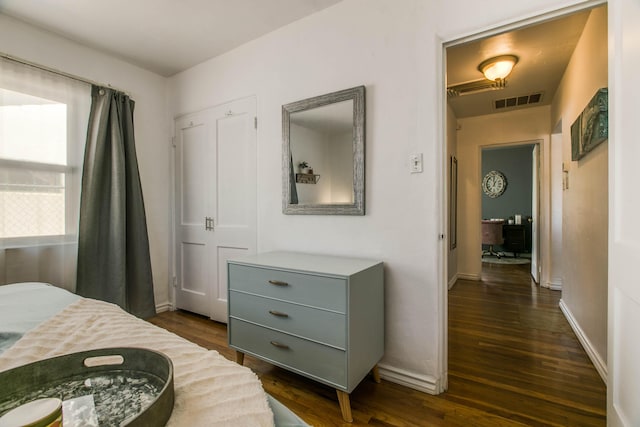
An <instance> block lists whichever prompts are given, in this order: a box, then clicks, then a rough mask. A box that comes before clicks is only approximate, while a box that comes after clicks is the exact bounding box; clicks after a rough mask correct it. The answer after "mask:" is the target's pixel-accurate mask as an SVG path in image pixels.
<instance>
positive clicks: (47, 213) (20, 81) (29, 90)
mask: <svg viewBox="0 0 640 427" xmlns="http://www.w3.org/2000/svg"><path fill="white" fill-rule="evenodd" d="M90 90H91V88H90V86H89V85H88V84H86V83H82V82H77V81H75V80H72V79H69V78H66V77H63V76H59V75H56V74H54V73H50V72H47V71H42V70H39V69H37V68H34V67H31V66H28V65H24V64H20V63H17V62H13V61H10V60H5V59H2V60H1V61H0V241H2V242H3V245H4V246H7V245H10V243H16V244H28V243H29V242H30V241H38V242H42V241H52V240H55V239H59V238H61V237H62V238H63V239H64V240H65V241H68V240H69V239H70V238H73V239H75V235H76V231H77V223H78V210H79V199H80V197H79V196H80V180H81V174H82V166H81V165H82V156H83V150H84V143H85V139H86V131H87V130H86V129H87V121H88V115H89V109H90V103H91V95H90Z"/></svg>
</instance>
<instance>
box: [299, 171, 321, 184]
mask: <svg viewBox="0 0 640 427" xmlns="http://www.w3.org/2000/svg"><path fill="white" fill-rule="evenodd" d="M318 181H320V175H315V174H312V173H297V174H296V182H297V183H298V184H317V183H318Z"/></svg>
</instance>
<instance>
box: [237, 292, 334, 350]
mask: <svg viewBox="0 0 640 427" xmlns="http://www.w3.org/2000/svg"><path fill="white" fill-rule="evenodd" d="M229 316H231V317H235V318H239V319H243V320H248V321H249V322H253V323H258V324H260V325H264V326H268V327H270V328H274V329H278V330H281V331H283V332H287V333H290V334H294V335H298V336H301V337H303V338H308V339H310V340H312V341H318V342H321V343H324V344H328V345H332V346H334V347H338V348H340V349H343V350H344V349H345V346H346V339H345V335H346V331H345V328H346V326H345V325H346V320H345V316H344V314H340V313H336V312H333V311H326V310H320V309H317V308H311V307H305V306H301V305H296V304H292V303H288V302H283V301H280V300H274V299H270V298H265V297H260V296H257V295H253V294H245V293H241V292H236V291H231V292H229Z"/></svg>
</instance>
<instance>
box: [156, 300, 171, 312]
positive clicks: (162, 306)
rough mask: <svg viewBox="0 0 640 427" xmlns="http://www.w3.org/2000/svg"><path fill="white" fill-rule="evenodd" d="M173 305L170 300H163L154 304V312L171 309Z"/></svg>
mask: <svg viewBox="0 0 640 427" xmlns="http://www.w3.org/2000/svg"><path fill="white" fill-rule="evenodd" d="M172 307H173V305H172V304H171V303H170V302H164V303H162V304H157V305H156V313H163V312H165V311H171V309H172Z"/></svg>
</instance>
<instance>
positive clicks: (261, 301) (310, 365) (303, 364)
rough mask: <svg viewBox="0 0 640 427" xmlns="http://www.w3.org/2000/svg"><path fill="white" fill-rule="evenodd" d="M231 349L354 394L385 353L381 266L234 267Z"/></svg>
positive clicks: (239, 263)
mask: <svg viewBox="0 0 640 427" xmlns="http://www.w3.org/2000/svg"><path fill="white" fill-rule="evenodd" d="M227 266H228V270H229V271H228V277H229V283H228V285H229V286H228V289H229V299H228V301H229V326H228V327H229V346H230V347H232V348H234V349H236V351H237V353H236V354H237V358H236V360H237V361H238V363H240V364H242V362H243V360H244V354H245V353H247V354H250V355H252V356H255V357H258V358H260V359H263V360H266V361H268V362H270V363H273V364H275V365H278V366H280V367H282V368H285V369H288V370H290V371H293V372H297V373H299V374H301V375H304V376H306V377H309V378H312V379H314V380H316V381H319V382H321V383H324V384H327V385H329V386H331V387H333V388H335V389H336V391H337V394H338V400H339V402H340V408H341V410H342V416H343V418H344V419H345V421H349V422H350V421H352V416H351V406H350V403H349V393H351V391H353V389H354V388H355V387H356V386H357V385H358V384H359V383H360V381H362V379H363V378H364V377H365V376H366V375H367V374H368V373H369V372H370V371H373V374H374V379H375V380H376V381H379V376H378V372H377V366H376V364H377V363H378V361H379V360H380V359H381V358H382V355H383V353H384V287H383V284H384V278H383V269H382V263H381V262H379V261H371V260H365V259H354V258H344V257H333V256H322V255H311V254H302V253H295V252H269V253H263V254H258V255H254V256H251V257H246V258H241V259H237V260H229V261H228V263H227Z"/></svg>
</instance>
